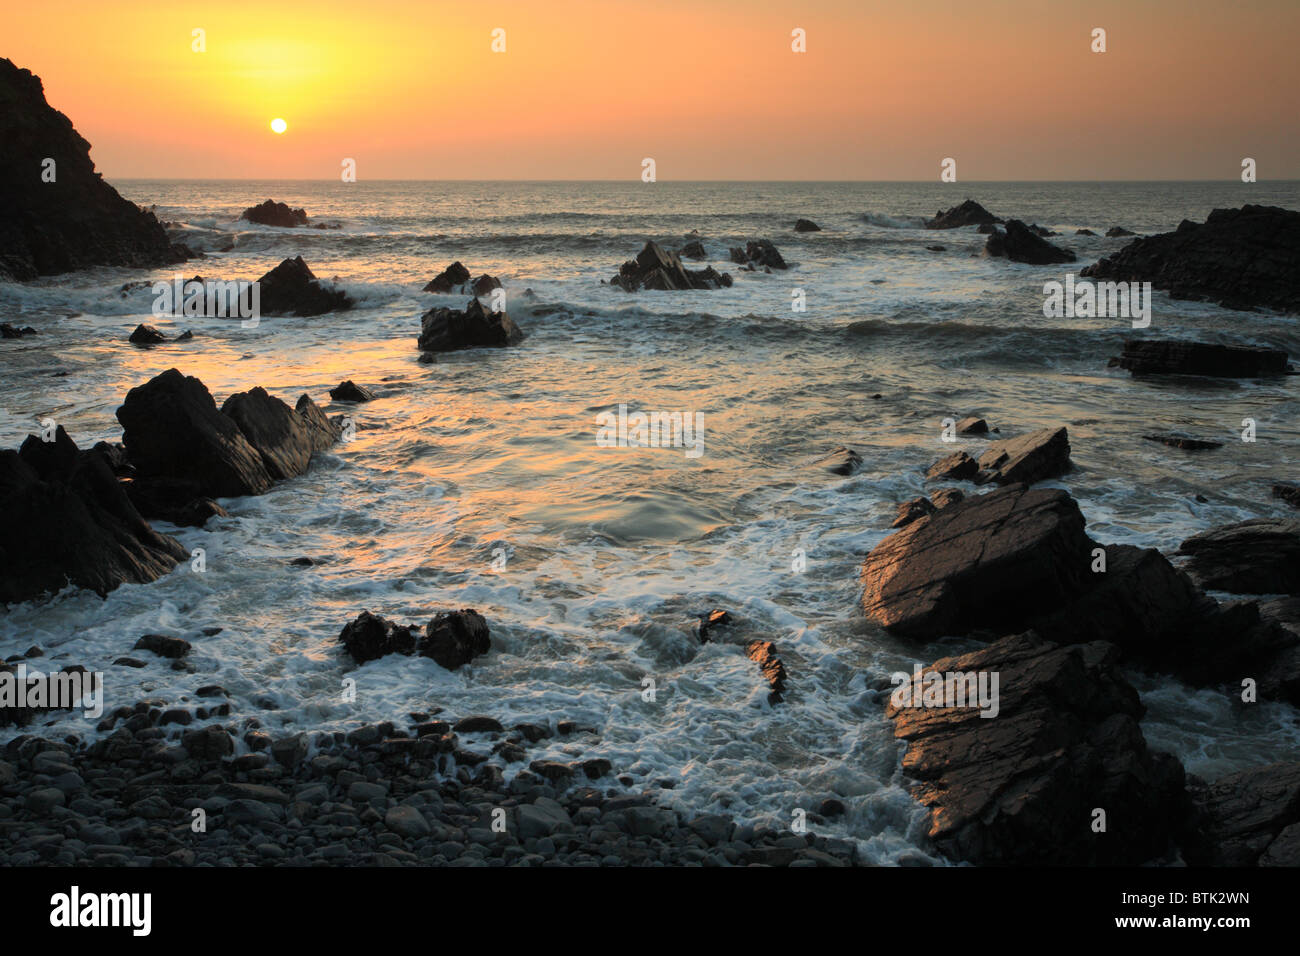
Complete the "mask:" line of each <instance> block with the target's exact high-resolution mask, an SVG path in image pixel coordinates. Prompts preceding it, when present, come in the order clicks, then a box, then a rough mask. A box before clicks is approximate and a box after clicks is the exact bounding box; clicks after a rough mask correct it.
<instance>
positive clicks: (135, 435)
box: [117, 368, 271, 498]
mask: <svg viewBox="0 0 1300 956" xmlns="http://www.w3.org/2000/svg"><path fill="white" fill-rule="evenodd" d="M117 420H118V421H119V422H121V423H122V428H123V435H122V442H123V444H124V445H125V446H126V451H127V455H128V457H129V458H130V460H131V463H132V464H133V465H134V466H135V468H136V471H137V473H138V474H139V476H140V477H142V478H183V479H189V480H190V481H193V482H194V483H195V489H196V494H197V495H199V496H203V497H208V498H233V497H236V496H239V495H260V494H262V493H263V492H264V491H266V490H267V489H268V488H270V487H271V475H270V474H269V473H268V472H267V470H266V465H265V464H264V463H263V460H262V456H261V455H260V454H258V452H257V450H256V449H255V448H254V447H253V446H252V445H251V444H249V442H248V440H247V439H246V438H245V437H244V434H243V433H242V432H241V431H240V430H239V426H238V425H236V424H235V422H234V421H233V420H231V419H230V418H228V417H227V416H225V415H223V414H221V412H219V411H217V405H216V402H214V401H213V400H212V395H211V394H209V392H208V390H207V387H206V386H204V384H203V383H202V382H200V381H199V380H198V379H197V378H194V377H192V376H190V377H186V376H184V375H182V374H181V373H180V372H179V371H177V370H176V369H174V368H173V369H168V370H167V371H166V372H163V373H162V374H160V375H158V376H156V377H155V378H153V379H151V380H150V381H149V382H147V383H146V384H144V385H139V386H137V387H135V388H133V389H131V391H129V392H128V393H127V395H126V400H125V401H124V402H123V404H122V407H121V408H119V409H118V410H117Z"/></svg>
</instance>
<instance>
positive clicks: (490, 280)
mask: <svg viewBox="0 0 1300 956" xmlns="http://www.w3.org/2000/svg"><path fill="white" fill-rule="evenodd" d="M499 288H501V280H500V279H498V278H497V277H496V276H490V275H486V274H484V275H481V276H479V277H478V278H477V279H473V280H471V278H470V273H469V270H468V269H466V268H465V266H464V265H463V264H462V263H460V262H453V263H452V264H451V265H449V266H447V268H445V269H443V270H442V271H441V272H440V273H438V274H437V275H436V276H434V277H433V278H432V279H430V280H429V282H428V284H427V285H426V286H425V287H424V289H423V290H422V291H424V292H434V293H437V294H438V295H474V296H480V295H487V294H488V293H489V292H491V291H492V290H493V289H499Z"/></svg>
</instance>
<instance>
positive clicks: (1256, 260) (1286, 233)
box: [1081, 205, 1300, 313]
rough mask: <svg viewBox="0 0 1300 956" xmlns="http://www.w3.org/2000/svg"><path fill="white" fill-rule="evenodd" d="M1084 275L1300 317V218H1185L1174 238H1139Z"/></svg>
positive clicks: (1248, 213)
mask: <svg viewBox="0 0 1300 956" xmlns="http://www.w3.org/2000/svg"><path fill="white" fill-rule="evenodd" d="M1114 232H1115V230H1111V232H1108V233H1107V234H1106V235H1108V236H1109V235H1111V234H1112V233H1114ZM1081 275H1083V276H1087V277H1091V278H1095V279H1112V280H1120V281H1136V282H1150V283H1151V284H1152V286H1153V287H1154V288H1157V289H1163V290H1165V291H1167V292H1168V293H1169V295H1170V296H1171V297H1172V298H1175V299H1198V300H1208V301H1211V302H1217V303H1219V304H1220V305H1223V306H1225V307H1227V308H1236V309H1251V308H1268V309H1276V310H1278V311H1280V312H1290V313H1295V312H1300V280H1298V279H1297V277H1298V276H1300V212H1297V211H1296V210H1293V209H1281V208H1279V207H1277V206H1250V205H1248V206H1242V207H1241V208H1240V209H1216V210H1214V211H1213V212H1212V213H1210V215H1209V217H1208V218H1207V219H1206V220H1205V222H1204V223H1199V224H1198V223H1194V222H1190V221H1187V220H1184V221H1183V222H1182V224H1181V225H1179V227H1178V228H1177V230H1175V231H1174V232H1165V233H1161V234H1159V235H1155V236H1147V237H1146V238H1142V239H1135V240H1133V241H1132V242H1130V243H1129V244H1128V245H1126V246H1125V247H1124V248H1123V249H1121V250H1119V252H1117V253H1115V254H1114V255H1111V256H1107V257H1106V258H1104V259H1102V260H1101V261H1100V262H1098V263H1096V264H1095V265H1091V266H1088V267H1087V268H1085V269H1084V270H1083V271H1082V273H1081Z"/></svg>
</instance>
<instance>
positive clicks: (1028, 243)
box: [984, 219, 1075, 266]
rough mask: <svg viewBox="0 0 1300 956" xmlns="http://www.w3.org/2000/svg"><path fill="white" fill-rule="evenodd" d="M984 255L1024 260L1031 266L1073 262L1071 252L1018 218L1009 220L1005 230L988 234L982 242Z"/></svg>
mask: <svg viewBox="0 0 1300 956" xmlns="http://www.w3.org/2000/svg"><path fill="white" fill-rule="evenodd" d="M984 255H986V256H992V257H995V258H1005V259H1010V260H1011V261H1012V262H1025V263H1028V264H1029V265H1032V266H1045V265H1051V264H1053V263H1058V262H1073V261H1074V259H1075V256H1074V253H1073V252H1070V250H1068V249H1062V248H1061V247H1060V246H1054V245H1052V244H1051V243H1050V242H1048V241H1047V240H1046V239H1044V238H1042V236H1039V235H1037V234H1035V233H1034V231H1033V230H1032V229H1030V228H1029V227H1028V226H1026V225H1025V224H1024V223H1023V222H1021V221H1020V220H1019V219H1012V220H1010V221H1009V222H1008V223H1007V225H1006V229H1005V231H1003V232H997V231H994V232H992V233H990V234H989V237H988V240H987V241H986V242H985V243H984Z"/></svg>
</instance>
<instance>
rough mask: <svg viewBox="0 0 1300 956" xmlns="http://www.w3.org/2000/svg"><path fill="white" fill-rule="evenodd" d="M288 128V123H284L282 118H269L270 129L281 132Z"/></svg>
mask: <svg viewBox="0 0 1300 956" xmlns="http://www.w3.org/2000/svg"><path fill="white" fill-rule="evenodd" d="M288 128H289V124H288V123H286V122H285V121H284V120H282V119H280V118H279V117H278V116H277V117H276V118H275V119H273V120H271V130H272V131H273V132H276V133H283V132H284V131H285V130H287V129H288Z"/></svg>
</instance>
